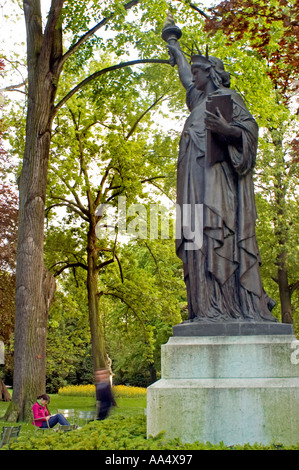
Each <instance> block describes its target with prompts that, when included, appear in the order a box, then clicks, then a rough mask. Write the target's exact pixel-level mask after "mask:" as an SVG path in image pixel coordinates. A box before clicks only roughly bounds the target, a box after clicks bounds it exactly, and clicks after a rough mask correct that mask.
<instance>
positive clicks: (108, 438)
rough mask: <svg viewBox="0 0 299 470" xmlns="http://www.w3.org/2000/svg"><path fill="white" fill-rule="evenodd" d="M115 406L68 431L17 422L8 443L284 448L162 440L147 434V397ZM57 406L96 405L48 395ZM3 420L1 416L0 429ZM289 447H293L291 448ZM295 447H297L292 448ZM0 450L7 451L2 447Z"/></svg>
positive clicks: (0, 405)
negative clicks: (13, 440) (99, 417)
mask: <svg viewBox="0 0 299 470" xmlns="http://www.w3.org/2000/svg"><path fill="white" fill-rule="evenodd" d="M117 404H118V407H117V408H113V411H112V413H111V415H110V416H109V418H108V419H106V420H104V421H92V422H90V423H88V424H86V425H83V426H82V427H81V428H80V429H77V430H75V431H70V432H65V433H64V432H53V431H46V432H45V433H43V432H41V431H38V432H36V433H34V427H33V425H32V424H31V423H19V424H21V425H22V428H21V432H20V436H19V439H18V442H17V443H16V444H12V445H11V447H10V448H11V449H12V450H105V451H116V450H117V451H119V450H120V451H122V450H140V451H141V450H142V451H144V450H147V451H161V450H176V451H180V452H185V453H186V451H196V450H280V449H287V448H286V447H283V446H281V445H279V444H273V445H271V446H260V445H258V444H256V445H253V446H251V445H244V446H239V445H236V446H234V447H226V446H224V445H223V444H221V443H220V444H219V445H216V446H214V445H211V444H209V443H205V444H203V443H199V442H195V443H189V444H182V443H181V442H180V440H179V439H172V440H165V438H164V436H163V433H161V434H160V435H159V436H156V437H155V438H152V437H150V438H149V439H147V436H146V415H145V408H146V398H145V397H144V398H117ZM8 406H9V404H8V403H5V402H0V417H1V416H3V415H4V413H5V411H6V409H7V407H8ZM58 408H74V409H75V410H86V411H89V410H90V411H91V410H94V408H95V401H94V398H92V397H78V396H75V397H73V396H61V395H51V401H50V405H49V409H50V411H51V412H52V413H55V412H57V409H58ZM13 424H15V423H6V422H5V421H3V420H2V419H0V431H1V429H2V427H3V426H5V425H13ZM291 448H292V447H291ZM293 449H294V450H295V449H296V450H297V449H298V447H297V448H296V447H293ZM1 450H7V446H4V447H3V448H2V449H1ZM103 456H104V454H101V458H104V457H103Z"/></svg>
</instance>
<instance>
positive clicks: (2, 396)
mask: <svg viewBox="0 0 299 470" xmlns="http://www.w3.org/2000/svg"><path fill="white" fill-rule="evenodd" d="M2 400H3V401H11V396H10V393H9V391H8V390H7V388H6V387H5V385H4V382H3V380H1V379H0V401H2Z"/></svg>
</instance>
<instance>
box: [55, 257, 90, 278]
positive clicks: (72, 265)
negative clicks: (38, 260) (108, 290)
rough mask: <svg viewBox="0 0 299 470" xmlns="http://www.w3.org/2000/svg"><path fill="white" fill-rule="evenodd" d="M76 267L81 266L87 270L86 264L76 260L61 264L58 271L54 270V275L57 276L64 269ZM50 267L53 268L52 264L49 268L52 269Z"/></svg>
mask: <svg viewBox="0 0 299 470" xmlns="http://www.w3.org/2000/svg"><path fill="white" fill-rule="evenodd" d="M54 266H56V265H54ZM76 267H78V268H83V269H85V271H87V266H86V265H85V264H83V263H80V262H79V261H78V262H77V263H67V264H66V265H65V266H63V267H62V268H61V269H59V270H58V271H56V272H55V274H54V277H57V276H59V275H60V274H61V273H62V272H63V271H64V270H65V269H68V268H76ZM52 268H53V266H52V267H51V268H50V269H52Z"/></svg>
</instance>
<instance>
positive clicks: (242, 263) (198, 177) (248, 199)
mask: <svg viewBox="0 0 299 470" xmlns="http://www.w3.org/2000/svg"><path fill="white" fill-rule="evenodd" d="M213 94H215V95H219V94H220V95H223V94H230V95H231V98H232V100H233V119H232V123H231V124H233V125H234V126H238V127H239V128H240V129H241V131H242V144H240V147H239V148H237V147H235V146H233V145H231V144H230V143H227V144H225V145H224V146H223V152H224V153H225V160H224V161H222V162H219V163H215V164H214V165H211V164H208V163H207V159H206V128H205V122H204V119H205V110H206V101H207V97H205V96H204V95H203V93H202V92H200V91H198V90H196V88H195V87H194V85H193V84H191V85H190V87H189V89H188V91H187V105H188V108H189V110H190V111H191V114H190V115H189V117H188V119H187V121H186V123H185V127H184V130H183V133H182V136H181V141H180V152H179V158H178V170H177V204H178V206H179V207H180V208H181V211H179V212H178V217H181V219H177V228H178V230H179V234H177V240H176V251H177V255H178V256H179V257H180V258H181V260H182V261H183V266H184V276H185V282H186V287H187V294H188V308H189V319H192V318H194V319H196V320H205V321H207V320H210V321H231V320H238V321H242V320H244V321H264V320H269V321H276V319H275V318H274V317H273V316H272V314H271V313H270V309H271V308H272V307H273V305H274V302H273V301H272V300H271V299H270V298H269V297H268V296H267V294H266V293H265V292H264V290H263V287H262V283H261V278H260V272H259V265H260V256H259V250H258V246H257V241H256V236H255V220H256V208H255V201H254V189H253V180H252V170H253V167H254V165H255V159H256V151H257V141H258V127H257V124H256V122H255V120H254V119H253V117H252V116H251V115H250V113H249V112H248V110H247V109H246V106H245V104H244V102H243V100H242V98H241V97H240V96H239V95H238V94H237V93H236V92H234V91H233V90H230V89H227V88H223V87H221V88H219V89H218V90H217V91H216V92H215V93H213ZM184 204H187V205H190V206H189V207H195V205H196V204H201V205H202V209H203V227H198V226H197V227H196V230H198V229H199V230H203V232H202V233H203V242H202V245H201V248H200V249H191V250H190V249H188V248H187V247H188V246H189V247H190V240H188V239H187V238H186V236H188V231H187V230H185V229H184V223H185V220H184V222H183V208H184V206H183V205H184ZM185 207H187V206H185ZM192 223H193V225H192V228H191V230H193V229H194V223H195V221H194V220H193V222H192ZM197 225H198V223H197ZM186 233H187V235H186ZM191 241H192V240H191Z"/></svg>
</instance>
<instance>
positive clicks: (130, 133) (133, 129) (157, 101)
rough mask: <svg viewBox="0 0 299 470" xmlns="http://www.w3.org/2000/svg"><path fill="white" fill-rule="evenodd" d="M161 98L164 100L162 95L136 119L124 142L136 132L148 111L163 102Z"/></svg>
mask: <svg viewBox="0 0 299 470" xmlns="http://www.w3.org/2000/svg"><path fill="white" fill-rule="evenodd" d="M163 98H164V96H163V95H162V96H160V97H159V98H157V99H156V100H155V101H154V102H153V104H152V105H151V106H149V107H148V108H147V109H146V110H145V111H144V112H143V113H142V114H141V115H140V116H139V118H138V119H137V121H136V122H135V123H134V125H133V126H132V128H131V130H130V131H129V132H128V134H127V136H126V140H128V139H129V138H130V137H131V135H132V134H133V133H134V131H135V130H136V128H137V126H138V124H139V122H140V121H141V120H142V119H143V118H144V116H145V115H146V114H147V113H149V112H150V110H151V109H153V108H154V107H155V106H156V104H158V103H159V101H161V100H163Z"/></svg>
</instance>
